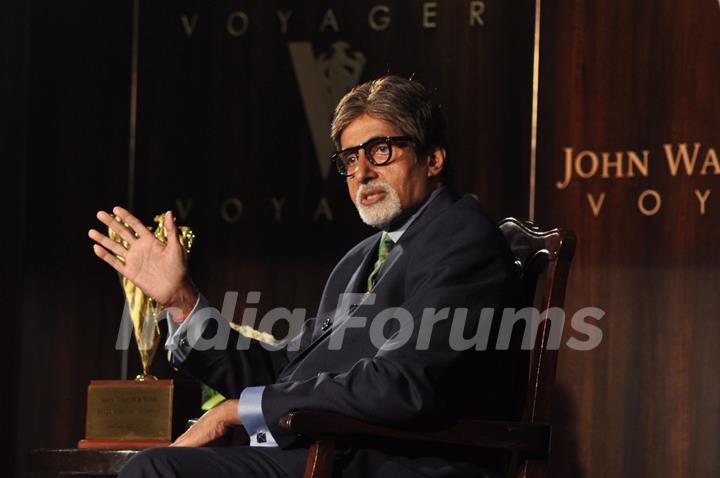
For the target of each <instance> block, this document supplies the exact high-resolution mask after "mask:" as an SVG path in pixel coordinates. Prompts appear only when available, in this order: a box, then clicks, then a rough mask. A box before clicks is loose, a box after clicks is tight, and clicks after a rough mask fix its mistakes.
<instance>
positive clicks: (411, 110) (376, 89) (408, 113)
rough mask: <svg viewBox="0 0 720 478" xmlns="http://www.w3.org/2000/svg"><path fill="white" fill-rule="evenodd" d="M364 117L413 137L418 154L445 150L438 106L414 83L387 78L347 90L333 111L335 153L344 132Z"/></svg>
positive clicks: (331, 134)
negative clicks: (438, 149)
mask: <svg viewBox="0 0 720 478" xmlns="http://www.w3.org/2000/svg"><path fill="white" fill-rule="evenodd" d="M363 114H368V115H370V116H372V117H373V118H377V119H381V120H384V121H387V122H388V123H390V124H392V125H393V126H395V127H396V128H398V129H399V130H400V133H401V134H402V135H404V136H410V137H411V138H413V142H414V143H415V150H416V151H417V152H418V153H425V152H428V151H430V150H431V149H433V148H435V147H441V148H445V147H447V140H446V137H445V121H444V119H443V115H442V112H441V110H440V106H439V105H438V104H436V103H435V102H434V101H433V99H432V95H431V94H430V92H429V91H428V90H427V89H426V88H425V87H424V86H423V85H422V84H420V83H418V82H417V81H411V80H406V79H405V78H401V77H399V76H394V75H388V76H383V77H380V78H378V79H376V80H373V81H368V82H367V83H363V84H361V85H358V86H356V87H355V88H353V89H352V90H350V92H348V93H347V94H346V95H345V96H344V97H343V98H342V99H341V100H340V102H339V103H338V105H337V107H336V108H335V115H334V116H333V121H332V126H331V127H330V136H331V138H332V140H333V142H334V143H335V147H336V148H337V149H338V150H340V149H341V146H340V136H341V135H342V132H343V130H345V128H346V127H347V126H348V125H349V124H350V123H352V122H353V121H354V120H355V119H356V118H358V117H359V116H361V115H363Z"/></svg>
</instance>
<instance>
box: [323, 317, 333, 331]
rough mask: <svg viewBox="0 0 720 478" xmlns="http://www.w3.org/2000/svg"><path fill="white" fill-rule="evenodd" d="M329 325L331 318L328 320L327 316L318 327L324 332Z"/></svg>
mask: <svg viewBox="0 0 720 478" xmlns="http://www.w3.org/2000/svg"><path fill="white" fill-rule="evenodd" d="M331 325H332V320H330V319H329V318H327V319H325V320H324V321H323V323H322V326H321V327H320V329H321V330H322V331H323V332H325V331H326V330H327V329H329V328H330V326H331Z"/></svg>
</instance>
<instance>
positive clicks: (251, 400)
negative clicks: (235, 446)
mask: <svg viewBox="0 0 720 478" xmlns="http://www.w3.org/2000/svg"><path fill="white" fill-rule="evenodd" d="M264 391H265V387H247V388H245V389H244V390H243V391H242V393H241V394H240V399H239V400H238V415H240V422H241V423H242V425H243V426H244V427H245V430H246V431H247V433H248V435H250V446H267V447H273V446H274V447H276V446H278V444H277V442H276V441H275V437H273V436H272V433H270V430H268V427H267V423H265V417H264V416H263V413H262V396H263V392H264Z"/></svg>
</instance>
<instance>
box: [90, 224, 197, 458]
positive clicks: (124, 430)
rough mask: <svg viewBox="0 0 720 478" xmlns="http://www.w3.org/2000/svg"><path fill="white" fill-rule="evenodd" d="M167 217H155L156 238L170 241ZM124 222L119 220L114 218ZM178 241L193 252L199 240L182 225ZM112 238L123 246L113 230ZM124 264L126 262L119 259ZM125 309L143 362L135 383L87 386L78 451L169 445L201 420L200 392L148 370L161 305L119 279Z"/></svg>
mask: <svg viewBox="0 0 720 478" xmlns="http://www.w3.org/2000/svg"><path fill="white" fill-rule="evenodd" d="M163 218H164V216H163V215H158V216H156V217H155V222H156V223H157V225H156V227H155V230H154V235H155V237H157V238H158V239H159V240H160V241H162V242H165V241H167V230H166V229H165V226H164V223H163ZM115 219H116V220H117V221H118V222H121V221H120V220H119V219H118V218H115ZM178 229H179V232H180V234H179V238H178V239H179V240H180V244H181V245H182V247H183V249H184V250H185V253H186V254H188V253H190V249H191V248H192V243H193V240H194V238H195V236H194V235H193V233H192V231H191V230H190V229H189V228H188V227H180V228H178ZM108 232H109V233H108V236H109V237H110V238H111V239H112V240H114V241H116V242H118V243H120V244H122V245H123V247H125V248H126V249H127V247H128V244H127V243H125V242H124V241H123V240H122V238H120V237H119V236H118V235H117V234H116V233H115V232H114V231H113V230H112V229H109V231H108ZM119 259H120V260H123V258H121V257H119ZM120 282H121V285H122V288H123V292H124V294H125V302H126V307H127V308H128V312H129V315H130V318H131V320H132V325H133V333H134V337H135V340H136V342H137V346H138V351H139V353H140V361H141V364H142V372H141V373H140V374H138V375H137V377H135V380H93V381H91V382H90V385H89V386H88V394H87V414H86V419H85V439H83V440H80V441H79V442H78V448H124V449H136V448H149V447H156V446H167V445H169V444H170V443H171V442H172V440H173V438H174V437H177V436H178V435H179V434H180V433H182V431H183V430H184V427H185V423H186V421H187V420H188V419H190V418H193V417H195V416H197V413H198V411H199V401H200V390H199V387H198V385H197V384H195V383H193V382H189V381H177V380H158V379H157V378H156V377H154V376H153V375H151V374H150V366H151V365H152V362H153V359H154V357H155V354H156V352H157V349H158V346H159V344H160V329H159V326H158V318H159V317H160V315H161V314H162V313H163V312H162V307H161V306H160V304H157V303H156V302H155V301H154V300H153V299H152V298H150V297H147V296H146V295H145V294H144V293H143V292H142V290H140V288H138V287H136V286H135V284H133V283H132V282H130V281H129V280H128V279H127V278H126V277H123V276H122V275H120Z"/></svg>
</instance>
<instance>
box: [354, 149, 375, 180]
mask: <svg viewBox="0 0 720 478" xmlns="http://www.w3.org/2000/svg"><path fill="white" fill-rule="evenodd" d="M359 154H360V158H359V161H358V168H357V171H355V174H353V177H354V178H355V180H356V181H358V182H360V183H361V184H364V183H367V182H368V181H370V180H372V179H375V178H377V172H376V171H375V166H373V164H372V163H370V160H369V159H368V157H367V154H366V153H365V151H364V150H362V149H361V150H360V151H359Z"/></svg>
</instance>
